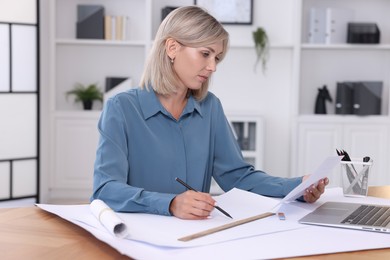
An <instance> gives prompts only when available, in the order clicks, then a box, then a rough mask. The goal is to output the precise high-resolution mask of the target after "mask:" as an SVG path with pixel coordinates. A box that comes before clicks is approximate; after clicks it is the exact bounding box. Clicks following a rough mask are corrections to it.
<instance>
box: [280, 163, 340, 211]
mask: <svg viewBox="0 0 390 260" xmlns="http://www.w3.org/2000/svg"><path fill="white" fill-rule="evenodd" d="M342 158H343V156H330V157H328V158H326V159H325V160H324V161H323V162H322V163H321V165H320V166H319V167H318V168H317V170H316V171H315V172H313V173H312V174H311V175H310V177H309V178H308V179H307V180H306V181H304V182H302V183H301V184H299V185H298V186H297V187H295V189H293V190H292V191H291V192H290V193H289V194H287V196H285V197H284V198H283V199H282V200H281V201H280V203H279V204H282V203H286V202H287V203H288V202H291V201H294V200H296V199H297V198H299V197H300V196H302V195H303V194H304V193H305V190H306V189H307V188H309V187H310V186H311V185H313V184H317V182H318V181H319V180H321V179H323V178H325V177H328V176H329V175H330V174H331V173H332V171H333V169H334V167H335V166H336V165H339V164H340V161H341V159H342Z"/></svg>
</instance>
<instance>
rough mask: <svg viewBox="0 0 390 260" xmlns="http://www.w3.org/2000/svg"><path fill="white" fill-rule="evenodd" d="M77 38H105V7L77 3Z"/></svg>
mask: <svg viewBox="0 0 390 260" xmlns="http://www.w3.org/2000/svg"><path fill="white" fill-rule="evenodd" d="M76 38H77V39H104V7H103V6H102V5H77V24H76Z"/></svg>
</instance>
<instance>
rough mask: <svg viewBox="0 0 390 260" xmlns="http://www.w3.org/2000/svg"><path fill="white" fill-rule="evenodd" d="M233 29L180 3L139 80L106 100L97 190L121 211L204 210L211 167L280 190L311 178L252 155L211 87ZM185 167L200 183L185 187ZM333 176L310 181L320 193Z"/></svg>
mask: <svg viewBox="0 0 390 260" xmlns="http://www.w3.org/2000/svg"><path fill="white" fill-rule="evenodd" d="M228 42H229V35H228V33H227V32H226V31H225V30H224V28H223V27H222V25H221V24H220V23H219V22H218V21H217V20H216V19H215V18H214V17H212V16H211V15H209V14H208V13H207V12H206V11H205V10H203V9H201V8H199V7H196V6H188V7H180V8H178V9H176V10H174V11H173V12H171V13H170V14H169V15H168V16H167V17H166V18H165V20H164V21H163V22H162V24H161V25H160V28H159V30H158V32H157V35H156V38H155V41H154V45H153V48H152V50H151V54H150V57H149V59H148V61H147V63H146V67H145V70H144V74H143V76H142V79H141V83H140V86H141V87H140V88H138V89H134V90H130V91H127V92H125V93H120V94H118V95H117V96H115V97H113V98H111V99H109V100H108V101H107V103H106V105H105V106H104V110H103V112H102V115H101V118H100V121H99V124H98V128H99V131H100V141H99V145H98V149H97V154H96V162H95V170H94V187H93V189H94V191H93V195H92V198H91V199H101V200H103V201H105V202H106V203H107V204H108V205H109V206H110V207H112V208H113V209H114V210H116V211H123V212H144V213H153V214H161V215H174V216H176V217H178V218H183V219H204V218H207V217H208V216H209V215H210V212H211V211H212V210H213V209H214V206H215V200H214V199H213V198H212V197H211V196H210V195H209V194H208V193H207V192H208V191H209V190H210V182H211V178H212V177H214V178H215V180H216V181H217V183H218V184H219V186H221V188H222V189H223V190H225V191H228V190H230V189H232V188H234V187H236V188H240V189H244V190H248V191H252V192H255V193H258V194H261V195H266V196H273V197H283V196H285V195H286V194H288V193H289V192H290V191H291V190H292V189H294V188H295V187H296V186H297V185H299V184H300V183H301V182H302V180H303V179H305V178H307V176H304V177H298V178H280V177H273V176H270V175H268V174H266V173H264V172H262V171H257V170H255V169H254V168H253V166H252V165H250V164H248V163H246V162H245V160H244V158H243V156H242V154H241V150H240V147H239V146H238V144H237V141H236V140H235V138H234V135H233V133H232V130H231V128H230V125H229V122H228V121H227V119H226V117H225V114H224V111H223V109H222V105H221V103H220V101H219V99H218V98H217V97H216V96H215V95H213V94H212V93H210V92H208V86H209V82H210V77H211V75H212V73H214V72H215V71H216V68H217V64H218V63H219V62H221V61H222V60H223V58H224V56H225V55H226V52H227V48H228ZM176 177H178V178H180V179H182V180H184V181H185V182H187V183H188V184H189V185H190V186H192V187H193V188H194V189H196V190H198V191H201V192H195V191H191V190H190V191H187V190H186V188H185V187H184V186H182V185H181V184H179V183H178V182H176V181H175V178H176ZM327 183H328V180H327V179H324V180H321V181H320V182H319V184H318V185H317V186H316V187H311V188H310V189H309V190H307V191H306V193H305V195H304V196H303V199H304V200H305V201H307V202H314V201H316V200H317V199H318V198H319V197H320V195H321V194H322V193H323V192H324V187H325V185H327Z"/></svg>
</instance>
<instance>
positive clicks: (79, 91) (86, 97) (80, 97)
mask: <svg viewBox="0 0 390 260" xmlns="http://www.w3.org/2000/svg"><path fill="white" fill-rule="evenodd" d="M66 95H67V96H69V95H75V102H82V103H83V107H84V110H91V109H92V105H93V101H95V100H98V101H100V102H103V93H102V92H101V90H100V89H99V88H98V86H97V84H96V83H95V84H90V85H86V86H85V85H83V84H80V83H77V84H76V85H75V87H74V89H72V90H70V91H68V92H66Z"/></svg>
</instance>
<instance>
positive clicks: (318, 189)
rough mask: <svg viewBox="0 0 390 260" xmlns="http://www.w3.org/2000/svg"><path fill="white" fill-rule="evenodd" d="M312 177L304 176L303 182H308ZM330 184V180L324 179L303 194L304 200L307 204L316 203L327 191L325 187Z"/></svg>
mask: <svg viewBox="0 0 390 260" xmlns="http://www.w3.org/2000/svg"><path fill="white" fill-rule="evenodd" d="M309 176H310V175H305V176H303V179H302V181H306V180H307V179H308V178H309ZM328 184H329V179H328V178H324V179H321V180H319V181H318V183H317V185H314V184H313V185H312V186H310V187H309V188H307V189H306V191H305V193H304V194H303V199H304V200H305V201H306V202H309V203H313V202H316V201H317V200H318V199H319V198H320V197H321V194H323V193H324V191H325V186H326V185H328Z"/></svg>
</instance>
